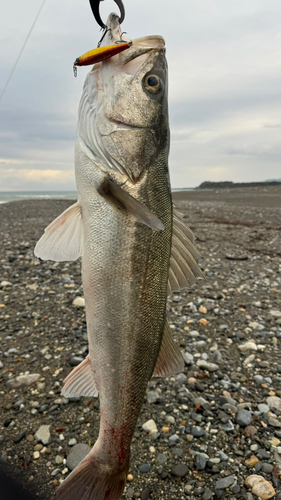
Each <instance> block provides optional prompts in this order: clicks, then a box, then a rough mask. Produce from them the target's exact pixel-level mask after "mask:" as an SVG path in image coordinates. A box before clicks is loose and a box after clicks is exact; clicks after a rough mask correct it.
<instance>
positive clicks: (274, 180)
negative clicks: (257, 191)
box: [264, 179, 281, 182]
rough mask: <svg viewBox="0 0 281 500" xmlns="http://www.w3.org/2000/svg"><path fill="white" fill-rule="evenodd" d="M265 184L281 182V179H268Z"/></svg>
mask: <svg viewBox="0 0 281 500" xmlns="http://www.w3.org/2000/svg"><path fill="white" fill-rule="evenodd" d="M264 182H281V179H267V180H266V181H264Z"/></svg>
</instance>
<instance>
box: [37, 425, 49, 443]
mask: <svg viewBox="0 0 281 500" xmlns="http://www.w3.org/2000/svg"><path fill="white" fill-rule="evenodd" d="M35 437H36V439H37V441H40V442H41V443H42V444H49V443H50V441H51V433H50V426H49V425H41V426H40V427H39V429H38V431H37V432H36V433H35Z"/></svg>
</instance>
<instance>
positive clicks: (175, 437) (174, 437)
mask: <svg viewBox="0 0 281 500" xmlns="http://www.w3.org/2000/svg"><path fill="white" fill-rule="evenodd" d="M179 440H180V438H179V436H178V435H177V434H173V435H172V436H170V437H169V441H170V443H178V442H179Z"/></svg>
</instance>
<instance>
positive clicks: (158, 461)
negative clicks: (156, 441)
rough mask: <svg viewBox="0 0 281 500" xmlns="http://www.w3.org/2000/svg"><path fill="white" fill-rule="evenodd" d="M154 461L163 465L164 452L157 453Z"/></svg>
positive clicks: (165, 459)
mask: <svg viewBox="0 0 281 500" xmlns="http://www.w3.org/2000/svg"><path fill="white" fill-rule="evenodd" d="M156 462H157V463H158V464H159V465H163V464H165V463H166V462H167V456H166V455H165V453H159V454H158V455H157V458H156Z"/></svg>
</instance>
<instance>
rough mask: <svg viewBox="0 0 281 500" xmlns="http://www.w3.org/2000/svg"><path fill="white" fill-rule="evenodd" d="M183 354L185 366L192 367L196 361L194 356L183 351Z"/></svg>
mask: <svg viewBox="0 0 281 500" xmlns="http://www.w3.org/2000/svg"><path fill="white" fill-rule="evenodd" d="M181 353H182V357H183V359H184V362H185V364H186V365H187V366H190V365H192V363H193V359H194V358H193V356H192V354H190V353H189V352H185V351H181Z"/></svg>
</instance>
